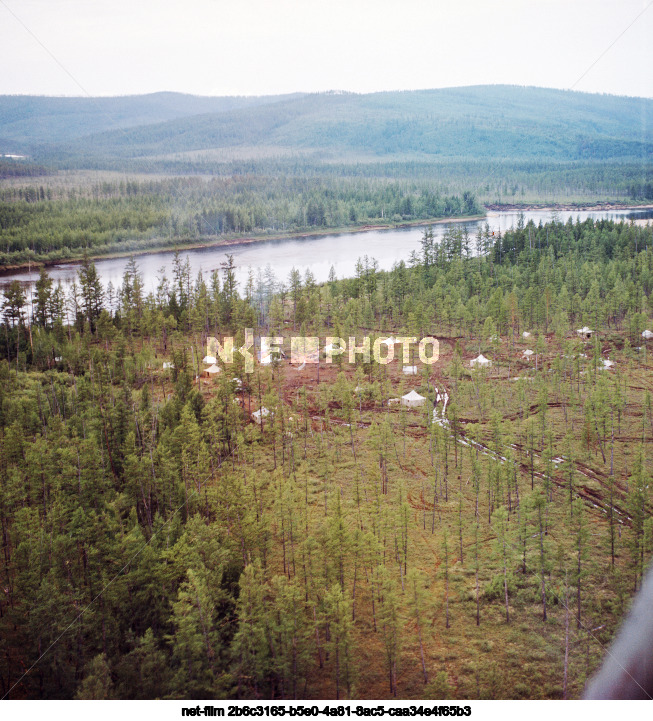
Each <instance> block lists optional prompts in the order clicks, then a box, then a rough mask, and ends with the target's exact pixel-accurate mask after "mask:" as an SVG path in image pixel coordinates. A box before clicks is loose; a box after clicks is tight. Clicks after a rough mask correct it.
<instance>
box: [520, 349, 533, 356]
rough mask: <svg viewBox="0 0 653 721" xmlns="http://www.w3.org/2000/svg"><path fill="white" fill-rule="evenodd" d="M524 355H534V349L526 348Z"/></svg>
mask: <svg viewBox="0 0 653 721" xmlns="http://www.w3.org/2000/svg"><path fill="white" fill-rule="evenodd" d="M522 355H525V356H526V357H529V356H532V355H533V351H532V350H525V351H524V352H523V353H522Z"/></svg>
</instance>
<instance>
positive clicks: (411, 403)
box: [401, 391, 426, 408]
mask: <svg viewBox="0 0 653 721" xmlns="http://www.w3.org/2000/svg"><path fill="white" fill-rule="evenodd" d="M425 400H426V398H424V396H421V395H420V394H419V393H417V391H411V392H410V393H406V395H405V396H401V405H402V406H406V407H408V408H419V407H420V406H423V405H424V401H425Z"/></svg>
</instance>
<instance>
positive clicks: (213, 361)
mask: <svg viewBox="0 0 653 721" xmlns="http://www.w3.org/2000/svg"><path fill="white" fill-rule="evenodd" d="M217 362H218V360H217V358H216V357H215V356H214V355H205V356H204V358H202V363H209V364H210V365H215V364H216V363H217Z"/></svg>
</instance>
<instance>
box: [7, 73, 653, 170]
mask: <svg viewBox="0 0 653 721" xmlns="http://www.w3.org/2000/svg"><path fill="white" fill-rule="evenodd" d="M112 123H113V124H112ZM652 128H653V100H650V99H646V98H631V97H619V96H609V95H593V94H587V93H578V92H573V91H564V90H552V89H545V88H534V87H518V86H505V85H492V86H473V87H460V88H446V89H438V90H416V91H404V92H383V93H370V94H354V93H316V94H302V93H298V94H294V95H285V96H262V97H243V98H237V97H222V98H201V97H196V96H185V95H180V94H178V93H156V94H153V95H146V96H131V97H125V98H94V99H89V98H43V97H28V96H0V153H2V152H17V151H20V152H28V153H29V154H31V155H33V156H34V158H35V159H38V160H43V159H45V160H46V161H47V160H48V159H49V160H50V161H53V160H54V159H59V161H60V162H63V163H64V165H65V163H66V162H69V163H70V164H72V165H75V166H77V167H83V166H84V164H85V163H92V164H93V165H94V166H97V164H98V163H100V164H101V163H102V159H106V160H109V159H111V160H112V161H115V160H116V159H125V160H126V159H134V158H157V157H161V156H168V155H171V154H182V153H190V152H193V151H209V150H216V149H218V150H220V149H223V150H225V149H233V148H250V149H252V148H253V149H254V152H255V153H256V152H259V151H260V152H261V153H263V152H264V151H266V149H271V148H284V149H287V150H288V151H289V152H295V153H309V154H311V153H313V154H315V153H320V152H322V153H324V152H326V153H330V154H332V155H334V156H338V157H347V156H348V155H352V156H354V155H366V156H370V157H374V158H379V159H382V158H383V157H388V156H397V155H402V156H406V157H411V158H420V157H424V158H430V159H433V158H436V159H440V158H442V159H446V158H506V159H530V158H537V159H546V160H570V159H583V160H587V159H593V160H599V161H603V160H614V159H631V160H632V159H640V160H644V161H646V162H649V161H650V160H651V159H652V158H653V134H652ZM12 143H13V145H11V144H12Z"/></svg>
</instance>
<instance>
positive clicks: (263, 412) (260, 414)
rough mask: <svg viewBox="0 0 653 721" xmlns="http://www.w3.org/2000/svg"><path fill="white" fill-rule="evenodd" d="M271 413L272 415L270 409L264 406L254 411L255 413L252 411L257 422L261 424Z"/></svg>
mask: <svg viewBox="0 0 653 721" xmlns="http://www.w3.org/2000/svg"><path fill="white" fill-rule="evenodd" d="M269 415H270V411H269V410H268V409H267V408H265V407H263V408H261V409H260V410H258V411H254V413H252V419H253V420H254V422H255V423H258V424H259V426H260V425H261V423H262V421H263V419H264V418H267V417H268V416H269Z"/></svg>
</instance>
